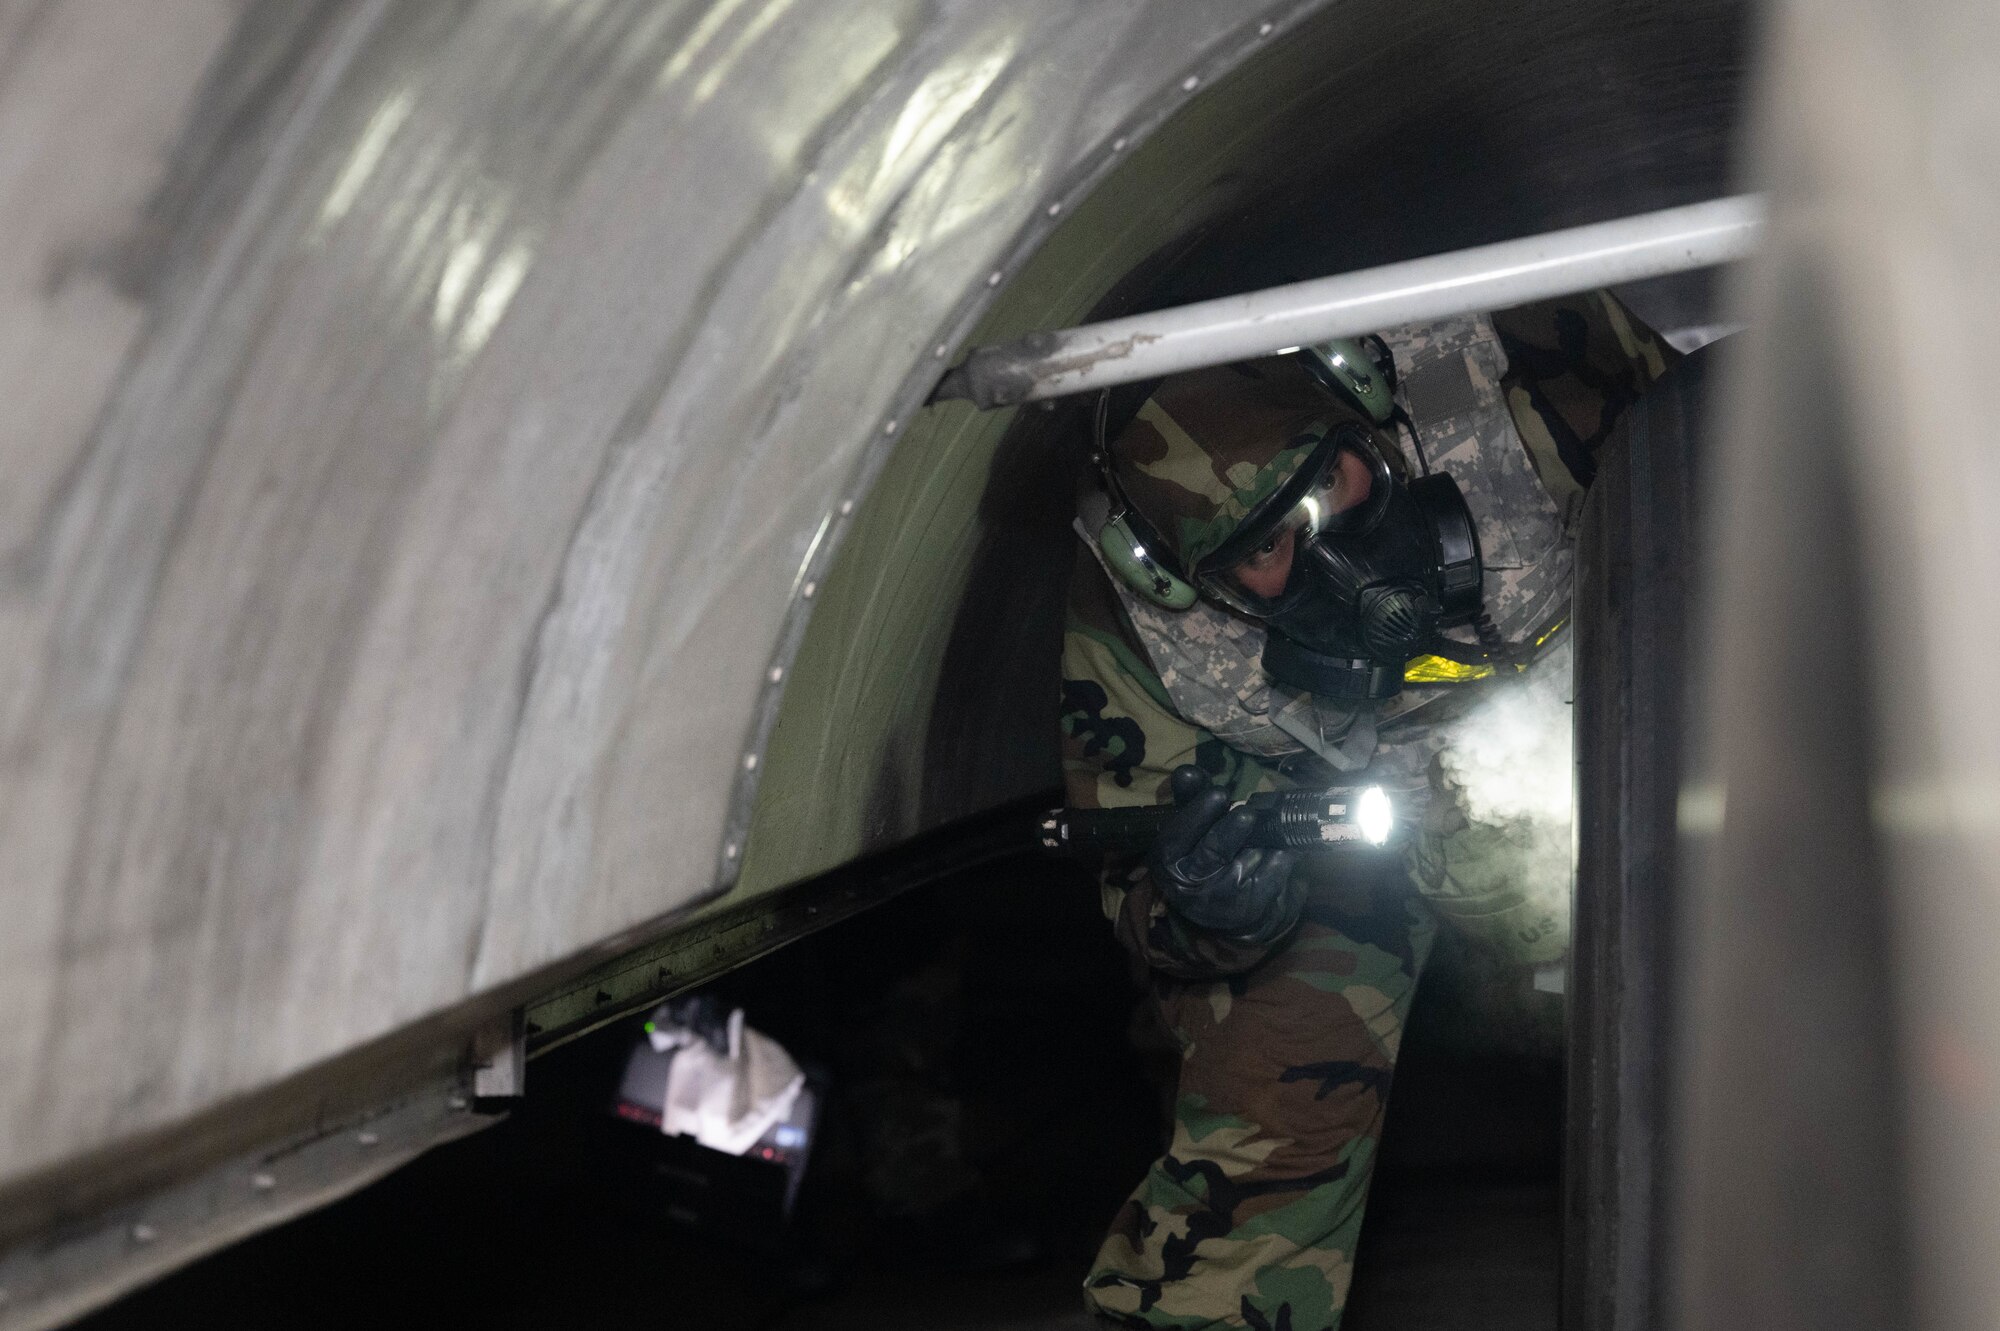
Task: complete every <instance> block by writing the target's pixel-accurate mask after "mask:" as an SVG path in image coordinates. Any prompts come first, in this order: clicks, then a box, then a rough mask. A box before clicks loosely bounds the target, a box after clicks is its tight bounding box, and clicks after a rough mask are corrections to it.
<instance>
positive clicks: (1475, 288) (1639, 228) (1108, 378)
mask: <svg viewBox="0 0 2000 1331" xmlns="http://www.w3.org/2000/svg"><path fill="white" fill-rule="evenodd" d="M1763 215H1764V209H1763V202H1762V200H1761V199H1759V198H1758V197H1756V196H1754V195H1740V196H1737V197H1734V198H1727V199H1715V200H1712V201H1711V202H1708V203H1697V204H1690V205H1688V206H1687V207H1684V208H1668V209H1664V210H1663V211H1660V212H1656V213H1642V214H1640V215H1639V216H1637V217H1626V218H1620V219H1619V220H1617V221H1613V222H1599V223H1595V224H1593V225H1591V226H1579V227H1572V228H1570V229H1569V230H1566V231H1550V232H1546V233H1544V234H1542V235H1539V236H1529V237H1527V238H1525V239H1522V240H1507V241H1501V242H1500V243H1499V244H1495V245H1481V246H1478V247H1476V248H1474V249H1469V250H1456V251H1453V252H1452V253H1449V254H1435V255H1431V256H1430V257H1428V258H1423V259H1412V260H1409V261H1408V262H1405V263H1392V264H1385V265H1383V266H1382V267H1380V268H1367V269H1363V270H1362V271H1360V272H1356V273H1342V274H1340V275H1338V276H1335V277H1322V278H1316V279H1314V280H1313V281H1310V282H1294V283H1292V284H1290V285H1288V286H1282V287H1271V288H1270V289H1268V290H1265V291H1253V292H1250V293H1248V294H1247V295H1241V296H1225V297H1223V298H1222V299H1220V300H1205V301H1202V302H1200V303H1199V304H1195V305H1183V306H1181V307H1180V308H1178V309H1172V310H1158V311H1155V312H1153V313H1151V314H1140V315H1134V316H1132V317H1130V318H1126V319H1112V320H1109V321H1107V322H1105V323H1096V324H1085V325H1084V326H1082V327H1080V328H1071V329H1066V330H1064V331H1062V332H1055V333H1035V334H1032V335H1030V336H1028V337H1024V338H1021V339H1019V340H1017V341H1014V342H1006V343H1002V344H1000V345H998V346H991V347H981V348H979V349H978V350H976V351H974V352H973V353H972V354H971V355H970V356H968V357H967V358H966V360H965V362H964V363H963V364H962V365H960V366H958V367H957V368H956V369H953V370H952V371H951V372H950V373H949V374H947V375H945V377H944V380H943V382H942V383H940V384H939V385H938V391H937V394H936V396H937V398H938V399H941V400H942V399H952V398H965V399H969V400H971V401H972V402H974V403H976V404H977V405H979V406H981V407H1001V406H1008V405H1011V404H1013V403H1017V402H1033V401H1038V400H1040V399H1043V398H1052V397H1062V396H1065V395H1067V394H1070V393H1081V392H1085V391H1088V390H1092V389H1098V388H1110V387H1113V386H1115V385H1117V384H1129V383H1136V382H1138V381H1140V380H1142V379H1154V378H1158V377H1160V376H1162V375H1168V374H1175V373H1178V372H1180V371H1182V370H1193V369H1199V368H1201V367H1202V366H1206V365H1226V364H1228V363H1230V362H1231V361H1239V360H1248V359H1250V358H1251V357H1254V356H1267V355H1270V354H1271V353H1272V352H1275V351H1280V350H1283V349H1285V348H1287V347H1294V346H1302V345H1304V344H1306V343H1310V342H1324V341H1325V340H1327V339H1328V338H1334V337H1358V336H1360V335H1361V334H1364V333H1372V332H1375V331H1376V330H1378V329H1383V328H1396V327H1399V326H1401V325H1403V324H1408V323H1415V322H1417V321H1419V320H1422V319H1443V318H1449V317H1451V316H1454V315H1460V314H1472V313H1476V312H1482V311H1486V310H1503V309H1508V308H1510V307H1512V306H1515V305H1524V304H1527V303H1528V302H1529V301H1535V300H1546V299H1548V298H1549V297H1552V296H1562V295H1568V294H1570V293H1572V292H1577V291H1590V290H1594V289H1596V288H1598V287H1606V286H1615V285H1617V284H1618V283H1621V282H1636V281H1639V280H1641V279H1643V278H1648V277H1660V276H1662V275H1664V274H1667V273H1678V272H1686V271H1689V270H1691V269H1696V268H1708V267H1712V266H1714V265H1716V264H1722V263H1729V262H1731V261H1733V260H1736V259H1741V258H1743V257H1745V256H1746V255H1748V254H1749V253H1750V252H1751V251H1752V250H1753V249H1755V248H1756V244H1757V238H1758V235H1759V234H1760V232H1761V230H1762V228H1763Z"/></svg>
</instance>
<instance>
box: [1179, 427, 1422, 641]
mask: <svg viewBox="0 0 2000 1331" xmlns="http://www.w3.org/2000/svg"><path fill="white" fill-rule="evenodd" d="M1389 493H1390V480H1389V472H1388V466H1387V464H1386V463H1384V462H1383V460H1382V458H1381V455H1380V454H1379V453H1377V452H1376V451H1375V449H1374V448H1373V447H1372V446H1371V445H1370V444H1369V443H1368V441H1367V438H1366V436H1365V435H1363V434H1362V432H1361V431H1360V430H1359V429H1357V428H1353V427H1343V428H1342V429H1340V430H1338V431H1336V432H1335V433H1334V434H1333V435H1331V436H1330V437H1328V439H1327V440H1326V441H1325V442H1324V443H1322V444H1321V445H1320V446H1319V448H1318V449H1317V450H1315V451H1314V453H1313V455H1312V456H1311V457H1310V458H1308V459H1307V460H1306V462H1305V465H1303V466H1302V467H1300V468H1299V470H1298V471H1297V472H1296V473H1294V474H1293V476H1292V478H1291V479H1290V480H1288V481H1287V482H1286V483H1285V484H1284V485H1283V486H1281V487H1280V488H1279V490H1278V492H1277V493H1276V494H1274V495H1273V496H1272V497H1271V501H1270V503H1269V504H1268V505H1267V506H1266V507H1265V510H1264V511H1263V512H1261V513H1253V514H1251V516H1250V517H1249V518H1248V519H1246V520H1245V521H1244V523H1243V525H1242V526H1241V527H1239V528H1237V530H1236V532H1235V533H1234V534H1233V535H1231V536H1230V538H1229V539H1228V540H1227V541H1225V542H1223V544H1222V545H1221V546H1220V547H1218V548H1217V549H1216V551H1215V552H1214V553H1213V554H1211V555H1209V557H1208V558H1207V559H1205V560H1203V561H1202V568H1201V570H1200V572H1199V573H1198V575H1197V576H1198V577H1199V579H1200V581H1201V583H1202V586H1203V588H1204V589H1205V590H1206V591H1208V592H1209V593H1210V594H1211V595H1213V596H1214V597H1215V598H1216V599H1218V600H1220V601H1222V602H1223V603H1224V604H1225V605H1229V606H1233V607H1235V608H1236V609H1238V610H1241V611H1242V612H1243V613H1244V614H1247V615H1257V616H1260V617H1268V616H1270V615H1273V614H1276V613H1278V612H1279V611H1281V610H1282V609H1283V608H1284V607H1285V606H1286V604H1287V603H1288V602H1289V601H1290V600H1291V599H1292V598H1293V597H1294V596H1295V595H1296V593H1297V592H1298V591H1299V590H1300V588H1301V586H1302V583H1303V579H1302V578H1301V577H1299V572H1300V569H1301V568H1302V566H1303V564H1304V562H1305V560H1304V555H1305V550H1306V547H1307V546H1308V545H1310V544H1311V543H1312V542H1313V541H1314V540H1316V539H1318V538H1319V537H1320V536H1323V535H1337V534H1340V533H1343V532H1359V531H1365V530H1367V528H1368V527H1370V526H1372V525H1373V524H1374V523H1375V521H1377V520H1378V519H1379V518H1380V517H1381V515H1382V510H1383V508H1384V506H1385V505H1386V504H1387V502H1388V499H1389Z"/></svg>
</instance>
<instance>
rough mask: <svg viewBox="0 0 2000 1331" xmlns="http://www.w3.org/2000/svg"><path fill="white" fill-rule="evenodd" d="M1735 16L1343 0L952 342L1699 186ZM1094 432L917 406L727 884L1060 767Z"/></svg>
mask: <svg viewBox="0 0 2000 1331" xmlns="http://www.w3.org/2000/svg"><path fill="white" fill-rule="evenodd" d="M1744 27H1745V14H1744V12H1743V10H1742V7H1741V6H1739V5H1736V4H1731V3H1707V4H1698V5H1685V6H1677V7H1675V8H1674V9H1673V10H1672V11H1671V12H1669V11H1665V10H1661V11H1656V12H1652V13H1645V12H1636V10H1635V9H1631V8H1628V9H1625V10H1621V11H1618V12H1609V13H1607V12H1602V11H1601V8H1600V7H1592V6H1586V5H1580V4H1571V3H1566V2H1557V3H1514V4H1507V5H1501V6H1488V7H1486V8H1485V9H1483V10H1482V11H1481V12H1480V13H1479V14H1478V15H1476V16H1475V15H1468V14H1465V13H1455V12H1447V9H1446V7H1438V8H1434V9H1429V10H1417V11H1414V12H1413V11H1411V10H1410V9H1409V8H1408V7H1407V6H1402V7H1393V6H1388V5H1365V4H1364V5H1343V6H1340V7H1338V8H1336V9H1334V10H1332V11H1330V12H1328V13H1326V14H1323V15H1320V16H1318V17H1316V18H1314V19H1311V20H1309V21H1307V22H1306V23H1304V24H1302V25H1301V26H1300V27H1299V28H1298V29H1296V30H1295V31H1293V32H1292V33H1290V34H1289V35H1288V36H1287V37H1286V39H1285V40H1284V41H1283V42H1282V43H1280V44H1278V45H1276V46H1274V47H1273V48H1272V49H1271V50H1269V51H1267V52H1264V53H1263V54H1260V55H1258V56H1257V57H1255V58H1254V59H1252V60H1250V61H1248V62H1246V64H1245V65H1244V66H1243V67H1242V68H1241V69H1240V70H1238V71H1237V72H1236V73H1234V74H1232V75H1231V76H1230V77H1228V78H1227V79H1225V80H1224V81H1223V82H1221V83H1220V84H1218V85H1217V86H1215V87H1213V88H1211V89H1210V90H1208V91H1207V92H1205V93H1204V94H1203V95H1202V96H1201V97H1199V98H1198V99H1196V100H1195V101H1194V102H1192V103H1191V104H1190V105H1189V106H1188V107H1187V108H1186V109H1185V110H1183V111H1181V112H1180V113H1178V114H1177V115H1176V116H1175V117H1174V118H1173V119H1172V120H1170V121H1168V122H1167V123H1166V124H1165V125H1163V126H1162V127H1161V129H1160V130H1159V131H1158V132H1157V133H1156V134H1154V135H1153V136H1152V137H1151V138H1149V139H1148V140H1146V141H1145V142H1144V143H1143V144H1141V145H1139V146H1137V147H1136V148H1134V149H1132V150H1131V152H1130V155H1129V158H1128V159H1127V160H1125V161H1124V162H1123V163H1122V164H1121V165H1120V166H1119V167H1118V168H1117V169H1116V170H1115V171H1114V172H1113V173H1112V174H1110V175H1109V176H1108V177H1107V178H1106V179H1105V180H1104V181H1103V182H1102V183H1101V184H1099V185H1098V186H1097V187H1096V188H1095V189H1094V190H1092V192H1091V193H1090V194H1089V196H1088V197H1087V198H1086V199H1085V200H1084V201H1083V202H1082V204H1081V205H1080V206H1078V207H1076V208H1075V209H1073V210H1072V211H1071V212H1070V214H1069V215H1068V216H1067V218H1066V219H1065V220H1063V221H1062V222H1061V224H1060V225H1059V226H1057V227H1056V228H1055V229H1054V231H1053V232H1052V234H1051V235H1050V236H1049V238H1048V240H1047V241H1046V242H1045V243H1044V244H1043V245H1042V246H1041V247H1040V248H1039V249H1038V250H1037V251H1036V252H1035V253H1034V255H1033V257H1032V258H1031V259H1030V260H1029V261H1028V262H1027V264H1026V265H1025V267H1024V268H1023V270H1022V272H1021V274H1020V275H1019V276H1018V277H1016V278H1014V279H1013V280H1012V281H1010V282H1009V283H1008V284H1007V285H1006V288H1005V289H1004V291H1002V292H1001V294H1000V295H999V297H998V299H997V300H996V301H995V303H994V305H993V307H992V308H991V310H989V311H988V312H987V314H986V315H985V317H984V318H983V319H982V320H981V322H980V324H979V326H978V327H977V328H976V329H975V330H974V332H973V334H972V336H971V337H970V339H969V341H970V342H971V343H973V344H974V345H983V344H986V343H989V342H996V341H1003V340H1006V339H1008V338H1012V337H1016V336H1020V335H1022V334H1025V333H1029V332H1034V331H1037V330H1040V329H1047V328H1060V327H1066V326H1069V325H1072V324H1075V323H1079V322H1084V321H1086V320H1088V319H1094V318H1101V317H1110V316H1113V315H1116V314H1123V313H1131V312H1137V311H1141V310H1144V309H1148V308H1160V307H1164V306H1167V305H1173V304H1179V303H1183V302H1186V301H1191V300H1199V299H1205V298H1208V297H1211V296H1215V295H1221V294H1227V293H1230V292H1235V291H1243V290H1250V289H1255V288H1257V287H1261V286H1268V285H1275V284H1277V283H1281V282H1287V281H1295V280H1299V279H1303V278H1307V277H1313V276H1318V275H1322V274H1325V273H1330V272H1340V271H1343V270H1346V269H1350V268H1357V267H1364V266H1368V265H1371V264H1377V263H1386V262H1392V261H1395V260H1397V259H1404V258H1411V257H1415V256H1418V255H1423V254H1429V253H1436V252H1439V251H1443V250H1447V249H1453V248H1458V247H1462V246H1468V245H1475V244H1481V243H1485V242H1488V241H1492V240H1497V239H1502V238H1505V237H1509V236H1515V235H1526V234H1533V233H1534V232H1537V231H1541V230H1547V229H1551V228H1555V227H1561V226H1569V225H1577V224H1580V223H1583V222H1588V221H1595V220H1600V219H1603V218H1607V217H1614V216H1619V215H1622V214H1625V213H1635V212H1641V211H1646V210H1649V209H1654V208H1662V207H1669V206H1672V205H1675V204H1679V203H1686V202H1691V201H1696V200H1700V199H1704V198H1710V197H1715V196H1717V195H1719V194H1721V193H1723V192H1725V190H1726V189H1727V187H1728V184H1729V176H1730V162H1729V151H1730V147H1731V144H1732V136H1733V132H1734V130H1735V127H1736V120H1737V113H1738V109H1739V105H1740V82H1741V77H1742V70H1743V58H1744V50H1743V48H1744V45H1745V38H1746V34H1745V32H1744ZM1674 312H1676V313H1677V311H1674ZM1086 428H1087V426H1086V422H1085V420H1084V418H1083V416H1082V409H1081V408H1080V407H1078V406H1077V405H1076V404H1074V403H1070V404H1063V405H1061V406H1059V407H1057V408H1056V409H1055V410H1043V409H1040V408H1029V409H1025V410H1012V409H1010V410H1002V411H993V412H984V413H982V412H978V411H975V410H973V409H972V408H970V407H969V406H967V405H966V404H963V403H949V404H941V405H939V406H935V407H931V408H928V409H926V410H925V411H924V412H923V414H922V415H921V416H920V417H919V418H918V419H916V420H914V421H912V422H911V424H910V427H909V428H908V430H907V431H906V432H905V434H904V436H903V438H902V440H901V441H900V443H899V444H898V445H897V447H896V449H895V451H894V452H893V453H892V454H891V456H890V458H889V460H888V462H887V464H886V466H885V467H884V470H883V472H882V473H881V477H880V479H879V481H878V483H877V485H876V488H875V489H874V491H873V492H871V493H870V495H869V496H868V497H867V498H866V499H865V500H864V501H863V503H862V506H861V509H860V512H859V514H858V515H857V518H856V521H855V525H854V528H853V530H852V532H851V533H850V534H849V536H848V538H847V541H846V544H845V545H844V546H843V548H842V550H841V552H840V553H839V555H838V556H837V558H836V559H835V560H834V563H833V566H832V568H831V570H830V571H829V572H828V574H827V576H826V578H825V580H824V586H823V589H821V590H820V591H819V597H820V599H819V603H818V604H817V606H816V607H815V609H814V613H813V618H812V621H811V623H810V626H809V627H808V629H807V632H806V635H805V638H804V641H803V643H802V645H801V648H800V652H799V656H798V658H797V660H796V662H794V663H793V665H792V666H791V669H790V674H789V679H788V681H787V683H786V685H785V693H784V700H783V703H782V705H781V707H780V710H779V713H778V720H777V724H776V726H775V728H774V729H773V731H772V734H771V742H770V746H769V748H768V750H767V751H766V753H765V755H764V764H765V766H764V769H763V776H762V779H761V784H760V788H759V792H758V798H757V805H756V812H755V816H754V820H753V822H752V824H751V829H750V834H749V837H748V840H747V859H746V861H745V865H744V872H743V876H742V878H741V880H740V881H739V882H738V884H737V886H736V889H735V891H734V892H733V893H732V894H731V896H730V897H729V898H727V899H726V901H725V903H718V904H731V905H733V904H736V903H740V902H741V901H743V900H744V899H746V898H747V897H749V896H752V895H754V894H757V893H761V892H767V891H770V890H771V889H773V888H775V887H778V886H781V885H783V884H785V883H787V882H793V881H797V880H798V879H801V878H804V877H808V876H810V875H812V874H815V873H819V872H823V871H825V870H827V869H830V868H832V867H834V866H835V865H838V864H841V863H844V862H846V861H847V860H849V859H852V858H853V857H855V856H856V855H860V854H863V853H866V852H869V851H874V850H880V849H883V848H885V847H888V846H892V845H895V844H897V843H898V842H900V841H902V840H905V839H907V838H908V837H910V836H911V835H914V834H915V833H918V832H920V831H924V830H927V829H929V828H933V827H936V826H938V825H939V824H941V823H943V822H945V821H947V820H949V819H951V818H953V817H957V816H962V815H964V814H967V813H970V812H973V811H975V810H978V809H981V808H987V807H992V806H994V805H997V804H1000V803H1002V802H1004V801H1005V800H1007V799H1009V798H1019V797H1022V796H1025V795H1029V794H1032V793H1035V792H1037V791H1041V790H1045V789H1049V788H1052V787H1053V786H1055V785H1056V784H1057V783H1058V781H1059V779H1060V778H1059V772H1058V768H1057V761H1056V756H1055V727H1054V724H1053V718H1054V713H1055V686H1054V661H1055V655H1056V652H1057V650H1058V640H1059V636H1060V618H1061V602H1062V597H1063V593H1064V589H1065V584H1066V580H1067V577H1068V572H1069V568H1070V560H1071V554H1072V552H1073V551H1074V549H1075V548H1076V541H1075V539H1074V537H1073V536H1072V535H1071V533H1070V529H1069V521H1070V515H1071V513H1072V512H1073V508H1072V506H1071V505H1072V500H1071V495H1072V494H1073V492H1074V486H1075V483H1076V482H1075V478H1074V468H1075V466H1076V464H1077V462H1078V460H1079V456H1080V445H1081V442H1082V440H1083V438H1084V431H1085V429H1086Z"/></svg>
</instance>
